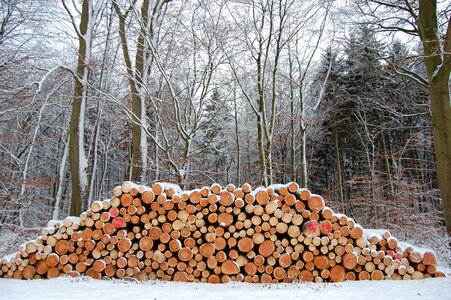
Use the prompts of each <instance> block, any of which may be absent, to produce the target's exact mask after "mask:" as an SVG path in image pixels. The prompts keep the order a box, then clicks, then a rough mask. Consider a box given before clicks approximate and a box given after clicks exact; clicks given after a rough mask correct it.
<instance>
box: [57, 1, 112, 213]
mask: <svg viewBox="0 0 451 300" xmlns="http://www.w3.org/2000/svg"><path fill="white" fill-rule="evenodd" d="M61 2H62V4H63V5H64V8H65V9H66V11H67V13H68V14H69V15H70V17H71V21H72V26H73V28H74V30H75V32H76V34H77V37H78V61H77V68H76V71H75V72H74V79H75V83H74V100H73V102H72V114H71V119H70V125H69V126H70V129H69V130H70V131H69V136H70V137H69V141H70V146H69V161H70V168H71V181H72V200H71V209H70V213H71V215H73V216H76V215H79V214H80V213H81V208H82V202H83V201H84V199H85V197H86V187H87V184H88V176H87V167H88V163H87V159H86V152H85V144H84V139H85V135H84V132H85V113H86V101H87V96H88V78H89V63H90V59H91V54H92V37H93V34H94V29H95V23H96V18H97V16H98V14H99V12H100V10H101V7H102V5H103V0H98V1H96V2H94V1H89V0H83V3H82V8H81V16H80V17H81V19H80V23H79V24H78V25H77V23H76V18H75V16H73V15H72V10H71V8H69V7H68V6H67V4H66V1H65V0H62V1H61Z"/></svg>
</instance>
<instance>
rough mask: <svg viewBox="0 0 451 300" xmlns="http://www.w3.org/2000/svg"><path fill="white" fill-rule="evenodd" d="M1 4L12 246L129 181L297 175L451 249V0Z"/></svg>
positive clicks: (348, 205)
mask: <svg viewBox="0 0 451 300" xmlns="http://www.w3.org/2000/svg"><path fill="white" fill-rule="evenodd" d="M0 12H1V16H0V241H1V242H0V243H2V244H6V241H8V242H7V244H8V245H4V246H2V249H1V251H0V252H1V253H0V254H2V255H3V254H6V253H8V251H10V249H12V248H13V247H17V243H21V242H23V240H24V239H26V238H27V237H33V236H36V233H37V232H39V230H40V228H41V227H42V226H44V225H45V224H46V223H47V221H48V220H51V219H62V218H64V217H66V216H68V215H77V214H80V212H82V211H84V210H86V209H87V208H88V207H89V206H90V204H91V203H92V202H93V201H95V200H99V199H106V198H108V197H111V191H112V189H113V188H114V187H115V186H117V185H118V184H120V183H121V182H123V181H124V180H131V181H134V182H139V183H143V184H152V183H153V182H156V181H167V182H173V183H177V184H178V185H180V186H181V187H182V188H183V189H185V190H189V189H194V188H200V187H202V186H206V185H211V184H212V183H215V182H217V183H219V184H221V185H227V184H228V183H233V184H235V185H236V186H239V185H242V184H243V183H245V182H247V183H250V184H252V185H253V186H258V185H269V184H273V183H287V182H290V181H294V182H297V183H298V184H299V186H301V187H308V188H309V189H310V190H312V191H313V192H315V193H317V194H320V195H322V196H323V197H324V199H325V200H326V201H327V204H328V205H329V206H331V207H332V208H333V209H334V210H336V211H340V212H343V213H345V214H347V215H348V216H351V217H352V218H354V219H355V220H357V221H358V222H359V223H360V224H362V225H363V226H365V227H367V228H385V229H389V230H391V231H392V232H394V233H395V234H396V235H397V236H398V237H399V238H402V239H405V240H409V241H413V242H415V243H416V244H418V245H424V246H429V247H433V248H434V249H435V250H436V251H437V253H438V254H439V256H441V257H448V258H449V251H450V250H449V236H448V234H447V230H446V228H450V226H451V216H450V202H451V182H450V180H451V153H450V151H451V105H450V98H449V77H450V64H451V54H450V51H451V50H450V49H451V29H450V21H449V20H450V13H451V3H449V2H448V1H440V0H439V1H432V0H420V1H417V0H405V1H399V0H343V1H338V0H336V1H333V0H327V1H326V0H324V1H323V0H302V1H299V0H208V1H207V0H95V1H89V0H1V1H0ZM445 220H446V224H447V226H446V225H445ZM15 243H16V244H15ZM10 246H11V247H10ZM9 247H10V248H9Z"/></svg>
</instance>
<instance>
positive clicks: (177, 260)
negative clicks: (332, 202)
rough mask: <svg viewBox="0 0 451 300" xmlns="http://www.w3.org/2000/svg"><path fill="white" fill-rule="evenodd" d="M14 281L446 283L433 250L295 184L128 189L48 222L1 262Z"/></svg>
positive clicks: (126, 186) (157, 185) (163, 185)
mask: <svg viewBox="0 0 451 300" xmlns="http://www.w3.org/2000/svg"><path fill="white" fill-rule="evenodd" d="M0 266H1V268H0V277H4V278H15V279H38V278H55V277H58V276H60V275H64V274H66V275H70V276H80V275H86V276H90V277H92V278H96V279H108V278H124V277H133V278H137V279H139V280H146V279H154V278H160V279H162V280H172V281H181V282H188V281H189V282H209V283H227V282H230V281H242V282H248V283H251V282H262V283H278V282H294V281H311V282H329V281H331V282H340V281H344V280H383V279H404V280H408V279H423V278H429V277H443V276H445V275H444V273H442V272H439V271H437V259H436V257H435V255H434V253H433V252H432V251H420V250H419V249H415V248H414V247H412V246H409V245H403V244H401V243H398V241H397V240H396V239H395V238H394V237H392V236H391V234H390V233H389V232H388V231H369V230H364V229H363V228H362V227H361V226H359V225H358V224H357V223H356V222H355V221H354V220H353V219H351V218H349V217H347V216H345V215H342V214H337V213H334V212H333V211H332V210H331V209H330V208H328V207H326V206H325V202H324V199H323V198H322V197H321V196H319V195H315V194H312V193H311V192H310V191H309V190H307V189H302V188H299V186H298V185H297V184H296V183H293V182H291V183H288V184H286V185H272V186H269V187H266V188H264V187H259V188H256V189H252V188H251V186H250V185H249V184H244V185H242V186H241V187H235V186H234V185H232V184H229V185H227V186H226V187H221V186H220V185H218V184H213V185H212V186H210V187H203V188H201V189H196V190H193V191H182V190H181V189H180V188H179V187H178V186H177V185H174V184H168V183H155V184H153V186H152V188H150V187H146V186H138V185H135V184H133V183H130V182H124V183H123V184H122V185H121V186H118V187H116V188H114V190H113V198H111V199H109V200H103V201H95V202H94V203H92V205H91V207H90V209H89V210H87V211H86V212H83V213H82V214H81V215H80V217H79V218H74V217H69V218H66V219H65V220H63V221H50V222H49V223H48V225H47V227H46V228H44V229H43V230H42V233H41V236H40V237H38V238H37V239H36V240H34V241H29V242H27V243H25V244H24V245H22V246H20V247H19V251H18V252H17V253H15V254H14V255H12V256H9V257H5V258H3V259H2V260H1V264H0Z"/></svg>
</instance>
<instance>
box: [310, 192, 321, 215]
mask: <svg viewBox="0 0 451 300" xmlns="http://www.w3.org/2000/svg"><path fill="white" fill-rule="evenodd" d="M307 206H308V208H309V209H310V210H311V211H312V212H316V213H318V212H320V211H321V210H322V209H323V208H324V206H325V203H324V199H323V197H321V196H320V195H315V194H311V195H310V198H309V199H308V200H307Z"/></svg>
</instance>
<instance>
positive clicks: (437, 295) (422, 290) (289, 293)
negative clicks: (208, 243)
mask: <svg viewBox="0 0 451 300" xmlns="http://www.w3.org/2000/svg"><path fill="white" fill-rule="evenodd" d="M87 298H89V299H121V300H123V299H151V300H153V299H158V300H162V299H171V300H172V299H184V300H189V299H196V300H198V299H208V300H214V299H240V300H241V299H244V300H246V299H259V300H265V299H268V300H269V299H270V300H276V299H283V300H288V299H303V300H309V299H312V300H313V299H315V300H317V299H353V300H357V299H371V300H377V299H384V300H387V299H390V300H397V299H409V300H410V299H434V300H438V299H451V279H450V277H447V278H433V279H425V280H413V281H402V280H397V281H391V280H386V281H353V282H344V283H293V284H257V283H252V284H246V283H228V284H206V283H178V282H161V281H150V282H144V283H138V282H135V281H122V280H111V281H101V280H94V279H90V278H86V277H82V278H70V277H60V278H56V279H51V280H29V281H25V280H13V279H0V299H87Z"/></svg>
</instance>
